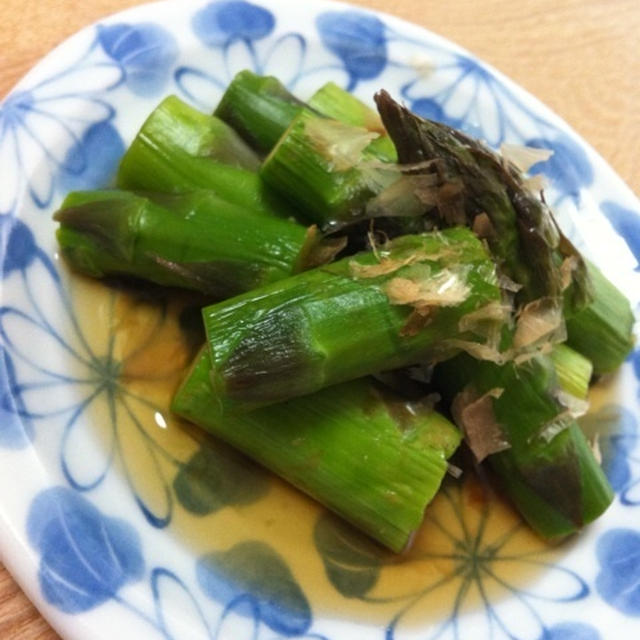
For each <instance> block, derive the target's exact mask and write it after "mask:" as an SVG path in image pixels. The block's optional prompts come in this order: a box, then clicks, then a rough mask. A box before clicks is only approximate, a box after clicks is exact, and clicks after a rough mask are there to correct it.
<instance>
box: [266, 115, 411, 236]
mask: <svg viewBox="0 0 640 640" xmlns="http://www.w3.org/2000/svg"><path fill="white" fill-rule="evenodd" d="M376 137H378V134H377V133H372V132H370V131H368V130H367V129H365V128H363V127H353V126H351V125H347V124H344V123H341V122H338V121H337V120H330V119H328V118H324V117H323V116H317V115H314V114H312V113H309V112H307V111H301V112H300V113H299V114H298V115H297V116H296V117H295V118H294V119H293V121H292V123H291V125H290V126H289V128H288V129H287V131H286V132H285V134H284V135H283V136H282V137H281V138H280V140H279V142H278V144H277V145H276V146H275V147H274V148H273V149H272V151H271V153H270V154H269V155H268V156H267V158H266V159H265V161H264V162H263V164H262V168H261V170H260V175H261V176H262V178H263V180H264V181H265V182H266V184H268V185H269V186H270V187H271V188H273V189H274V191H277V192H278V193H280V194H281V195H282V197H284V198H288V200H289V201H290V202H291V203H292V205H293V206H294V207H295V208H296V209H297V210H299V211H300V212H301V213H303V214H304V215H305V216H307V217H308V219H309V220H311V221H312V222H316V223H317V224H319V225H320V226H321V228H323V229H335V228H339V227H341V226H344V225H346V224H351V223H353V222H355V221H357V220H360V219H362V218H363V216H364V212H365V205H366V203H367V201H368V200H369V199H370V198H372V197H373V196H375V195H376V194H378V193H380V192H381V191H382V190H383V189H385V188H386V187H387V186H389V185H390V184H392V183H393V182H394V181H395V180H397V178H398V173H397V171H394V170H393V169H391V168H389V169H388V170H385V169H384V167H380V166H376V165H375V164H371V161H372V160H373V156H372V155H371V154H369V153H368V152H367V147H368V146H369V145H370V143H371V141H372V140H374V139H375V138H376ZM367 163H368V164H367ZM378 164H381V163H378Z"/></svg>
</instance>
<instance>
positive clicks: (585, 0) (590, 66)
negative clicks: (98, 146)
mask: <svg viewBox="0 0 640 640" xmlns="http://www.w3.org/2000/svg"><path fill="white" fill-rule="evenodd" d="M264 1H265V2H266V1H267V0H264ZM352 2H353V3H354V4H358V5H362V6H363V7H371V8H374V9H380V10H384V11H387V12H388V13H392V14H394V15H396V16H399V17H401V18H405V19H407V20H410V21H412V22H415V23H417V24H420V25H423V26H425V27H427V28H429V29H431V30H432V31H434V32H436V33H439V34H441V35H443V36H445V37H447V38H449V39H451V40H453V41H455V42H457V43H458V44H460V45H462V46H464V47H466V48H467V49H469V50H470V51H472V52H473V53H475V54H476V55H478V56H479V57H480V58H482V59H484V60H486V61H488V62H490V63H492V64H493V65H494V66H495V67H497V68H498V69H500V70H501V71H503V72H504V73H506V74H507V75H508V76H510V77H511V78H512V79H513V80H515V81H516V82H518V83H519V84H520V85H522V86H523V87H525V88H526V89H528V90H529V91H531V92H532V93H533V94H534V95H536V96H538V97H539V98H540V99H541V100H542V101H543V102H545V103H546V104H547V105H549V106H550V107H551V108H552V109H554V110H555V111H556V112H557V113H558V114H559V115H560V116H562V117H563V118H564V119H565V120H567V121H568V122H569V123H570V124H571V125H572V126H573V127H574V128H575V129H576V130H577V131H578V133H580V134H581V135H582V136H583V137H584V138H585V139H586V140H588V141H589V142H590V143H591V144H592V145H593V146H594V147H595V148H596V149H597V150H598V151H599V152H600V153H601V154H602V155H603V156H604V158H605V159H606V160H607V161H608V162H609V163H610V164H611V165H612V166H613V167H614V169H616V171H617V172H618V173H619V174H620V175H621V176H622V178H623V179H624V180H625V181H626V182H627V183H628V184H629V185H630V186H631V188H633V189H634V190H635V191H636V193H639V192H640V144H638V140H639V139H640V83H638V78H640V4H639V3H638V0H520V1H519V2H512V1H511V0H484V1H483V2H478V1H477V0H446V1H445V2H443V1H442V0H352ZM135 4H139V2H137V1H136V0H91V2H78V1H77V0H73V1H72V0H1V4H0V23H1V24H2V29H1V30H0V96H4V95H5V94H6V93H7V92H8V91H9V90H10V89H11V87H12V86H13V85H14V84H15V83H16V82H17V81H18V80H19V79H20V78H21V77H22V76H23V75H24V74H25V73H26V72H27V71H28V70H29V68H30V67H32V66H33V65H34V64H35V63H36V62H37V61H38V60H39V59H40V58H41V57H42V56H43V55H45V54H46V53H47V52H48V51H49V50H50V49H51V48H52V47H54V46H55V45H57V44H58V43H59V42H60V41H61V40H63V39H64V38H66V37H67V36H69V35H70V34H72V33H73V32H75V31H76V30H78V29H79V28H81V27H83V26H84V25H86V24H87V23H89V22H91V21H94V20H97V19H98V18H100V17H102V16H105V15H107V14H109V13H113V12H115V11H118V10H120V9H124V8H125V7H129V6H132V5H135ZM0 180H1V177H0ZM57 637H58V636H57V635H56V634H55V633H54V632H53V631H52V630H51V629H50V627H49V626H48V625H47V623H46V622H45V621H44V620H43V619H42V617H41V616H40V615H39V614H38V612H37V611H36V610H35V609H34V607H33V606H32V605H31V604H30V603H29V601H28V600H27V599H26V598H25V596H24V594H23V593H22V592H21V591H20V589H19V587H18V586H17V585H16V584H15V582H14V581H13V579H12V578H11V577H10V576H9V574H8V573H7V572H6V570H4V568H2V567H0V638H2V639H3V640H5V639H6V640H13V639H19V640H35V639H36V638H37V639H38V640H53V639H55V638H57ZM87 640H89V639H87Z"/></svg>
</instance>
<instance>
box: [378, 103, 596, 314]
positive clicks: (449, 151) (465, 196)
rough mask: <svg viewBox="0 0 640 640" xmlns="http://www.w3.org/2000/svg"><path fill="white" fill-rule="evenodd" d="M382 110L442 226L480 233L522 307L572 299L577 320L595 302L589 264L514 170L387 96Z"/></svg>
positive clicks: (480, 146)
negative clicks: (514, 284)
mask: <svg viewBox="0 0 640 640" xmlns="http://www.w3.org/2000/svg"><path fill="white" fill-rule="evenodd" d="M376 104H377V106H378V110H379V112H380V115H381V116H382V121H383V123H384V125H385V127H386V129H387V131H388V132H389V135H390V137H391V139H392V140H393V141H394V143H395V146H396V149H397V152H398V158H399V161H400V162H401V163H403V164H413V165H416V164H419V165H420V167H419V168H416V167H414V168H413V169H412V170H411V174H412V176H414V177H416V176H417V175H424V177H425V190H430V191H431V193H432V196H433V198H432V201H433V204H434V205H435V211H436V212H437V214H438V215H439V217H440V219H441V222H443V223H445V224H448V225H451V224H454V225H455V224H466V225H467V226H469V227H472V228H475V229H476V230H478V231H479V233H480V234H481V235H482V236H483V237H484V238H485V239H486V240H487V242H488V243H489V246H490V248H491V251H492V253H493V255H494V257H495V258H496V260H497V261H498V263H499V266H500V267H501V269H502V271H503V272H504V273H505V274H506V275H507V276H508V277H509V278H511V279H512V280H514V281H515V282H517V283H518V284H520V285H522V290H521V291H520V292H519V293H518V297H517V300H519V301H520V302H523V303H526V302H530V301H532V300H536V299H540V298H547V299H550V300H557V301H558V304H559V302H560V300H561V299H562V297H563V296H564V299H565V308H566V309H567V310H568V311H569V312H571V313H573V312H575V311H576V310H578V309H580V308H583V307H584V306H586V305H587V304H588V303H589V302H590V300H591V291H590V286H589V278H588V275H587V272H586V267H585V264H584V261H583V260H582V258H581V256H580V254H579V253H578V252H577V251H576V250H575V249H574V248H573V246H572V245H571V243H570V242H569V241H568V240H567V239H566V238H565V237H564V236H563V235H562V234H561V233H560V230H559V228H558V227H557V225H556V223H555V221H554V219H553V215H552V214H551V211H550V210H549V209H548V207H547V206H546V204H545V203H544V201H543V200H542V199H541V198H539V197H538V196H537V195H535V194H533V193H532V192H531V191H530V190H529V189H528V188H527V186H526V184H525V182H524V179H523V177H522V174H521V173H520V172H519V171H518V170H517V169H516V168H515V166H514V165H513V164H511V163H509V162H507V161H506V160H505V159H504V158H501V157H500V156H498V155H497V154H495V153H494V152H492V151H491V150H490V149H489V148H488V147H486V146H485V145H483V144H482V143H480V142H479V141H477V140H474V139H472V138H469V137H468V136H466V135H465V134H463V133H462V132H460V131H456V130H455V129H451V128H450V127H447V126H446V125H444V124H441V123H437V122H433V121H430V120H424V119H422V118H420V117H418V116H416V115H415V114H413V113H411V112H410V111H409V110H408V109H406V108H405V107H403V106H402V105H400V104H398V103H397V102H395V101H394V100H393V99H392V98H391V96H389V94H388V93H386V92H385V91H381V92H380V93H378V94H377V95H376ZM434 181H435V182H434ZM432 208H433V207H432ZM565 259H569V260H571V264H572V270H571V271H570V272H569V273H568V274H566V275H570V276H571V278H570V285H569V286H567V285H568V284H569V283H567V282H566V275H565V274H564V273H563V270H562V268H561V266H562V263H563V262H564V260H565ZM567 264H569V263H567Z"/></svg>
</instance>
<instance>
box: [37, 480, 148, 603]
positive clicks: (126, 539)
mask: <svg viewBox="0 0 640 640" xmlns="http://www.w3.org/2000/svg"><path fill="white" fill-rule="evenodd" d="M27 533H28V536H29V541H30V542H31V544H32V545H33V546H34V547H35V548H36V549H37V550H38V552H39V553H40V571H39V574H38V576H39V578H40V587H41V589H42V592H43V594H44V597H45V598H46V599H47V601H48V602H49V603H51V604H53V605H55V606H56V607H58V608H59V609H61V610H62V611H65V612H66V613H78V612H80V611H87V610H88V609H92V608H93V607H97V606H98V605H100V604H102V603H103V602H105V601H106V600H108V599H110V598H115V597H116V596H117V594H118V591H119V590H120V589H121V588H122V587H123V586H124V585H125V584H126V583H127V582H131V581H135V580H139V579H140V577H141V576H142V572H143V569H144V561H143V559H142V552H141V547H140V539H139V537H138V535H137V534H136V532H135V531H134V530H133V528H132V527H131V525H129V524H128V523H127V522H124V521H122V520H118V519H115V518H108V517H105V516H103V515H102V514H101V513H100V512H99V511H98V510H97V509H96V508H95V507H94V506H93V505H92V504H91V503H90V502H88V501H87V500H85V499H84V498H83V497H81V496H80V495H79V494H78V493H76V492H75V491H72V490H71V489H67V488H66V487H55V488H52V489H46V490H45V491H44V492H43V493H41V494H39V495H38V496H37V497H36V498H35V500H34V501H33V503H32V504H31V509H30V511H29V517H28V520H27Z"/></svg>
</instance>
